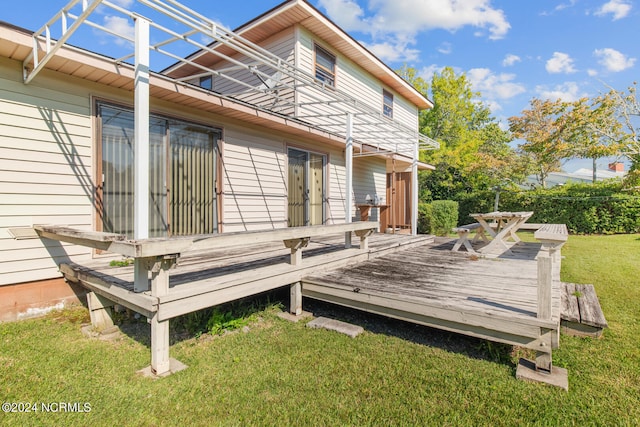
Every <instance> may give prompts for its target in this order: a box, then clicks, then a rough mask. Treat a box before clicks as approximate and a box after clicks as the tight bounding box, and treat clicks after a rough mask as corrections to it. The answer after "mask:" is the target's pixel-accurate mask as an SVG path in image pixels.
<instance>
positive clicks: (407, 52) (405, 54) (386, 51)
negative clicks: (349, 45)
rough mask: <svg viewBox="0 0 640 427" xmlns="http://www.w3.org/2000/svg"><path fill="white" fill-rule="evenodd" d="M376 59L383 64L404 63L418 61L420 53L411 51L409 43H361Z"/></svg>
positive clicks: (415, 50)
mask: <svg viewBox="0 0 640 427" xmlns="http://www.w3.org/2000/svg"><path fill="white" fill-rule="evenodd" d="M360 44H362V45H363V46H364V47H366V48H367V49H368V50H369V51H370V52H371V53H373V54H374V55H375V56H376V57H378V58H379V59H381V60H382V61H383V62H402V61H407V62H409V61H416V60H418V56H419V54H420V51H419V50H417V49H411V48H410V47H409V46H408V44H407V43H403V42H398V41H394V42H383V43H364V42H362V41H361V42H360Z"/></svg>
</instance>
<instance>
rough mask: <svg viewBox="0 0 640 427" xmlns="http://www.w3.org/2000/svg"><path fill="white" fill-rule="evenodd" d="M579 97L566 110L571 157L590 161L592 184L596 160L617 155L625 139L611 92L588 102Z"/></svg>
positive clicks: (586, 99) (595, 177)
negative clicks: (591, 162) (591, 165)
mask: <svg viewBox="0 0 640 427" xmlns="http://www.w3.org/2000/svg"><path fill="white" fill-rule="evenodd" d="M589 101H590V100H589V99H588V98H581V99H579V100H578V101H576V102H574V103H572V104H570V105H571V109H570V110H568V111H567V113H566V114H567V115H568V119H567V123H568V127H569V133H570V137H569V139H570V148H569V150H570V152H571V154H572V157H578V158H583V159H592V160H593V182H596V180H597V176H596V162H597V160H598V159H599V158H602V157H607V156H612V155H615V154H617V153H620V149H621V147H622V146H621V143H620V142H621V141H623V140H624V132H622V124H621V123H620V121H618V118H617V114H616V101H615V98H614V97H612V96H611V94H610V93H608V94H606V95H604V96H600V97H597V98H595V99H593V100H591V102H590V103H589Z"/></svg>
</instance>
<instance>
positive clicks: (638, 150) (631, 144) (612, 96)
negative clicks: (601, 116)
mask: <svg viewBox="0 0 640 427" xmlns="http://www.w3.org/2000/svg"><path fill="white" fill-rule="evenodd" d="M596 102H597V103H598V104H600V105H603V106H606V108H610V109H612V110H614V111H615V116H616V118H617V119H618V121H619V122H620V124H621V126H620V128H616V129H615V132H612V129H611V128H610V127H609V125H608V124H605V125H603V126H597V127H596V128H595V131H596V132H598V133H599V134H600V135H601V137H603V138H609V139H610V140H612V141H616V142H617V144H618V145H619V147H620V150H621V153H622V154H624V155H625V156H627V157H628V158H629V160H631V169H632V171H637V170H640V134H639V133H640V123H639V122H640V102H638V92H637V83H636V82H633V84H632V85H631V86H629V88H628V93H625V92H620V91H616V90H614V89H610V90H609V92H608V93H606V94H605V95H602V96H600V97H598V98H597V99H596Z"/></svg>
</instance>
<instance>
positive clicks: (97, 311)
mask: <svg viewBox="0 0 640 427" xmlns="http://www.w3.org/2000/svg"><path fill="white" fill-rule="evenodd" d="M87 305H88V306H89V317H90V318H91V326H93V328H94V329H96V330H97V331H104V330H105V329H108V328H111V327H112V326H113V312H112V311H111V310H112V307H113V306H114V305H115V303H114V302H113V301H111V300H109V299H107V298H105V297H103V296H102V295H98V294H96V293H95V292H88V293H87Z"/></svg>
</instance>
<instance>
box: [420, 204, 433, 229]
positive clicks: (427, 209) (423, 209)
mask: <svg viewBox="0 0 640 427" xmlns="http://www.w3.org/2000/svg"><path fill="white" fill-rule="evenodd" d="M430 219H431V204H429V203H418V233H419V234H429V233H431V222H430Z"/></svg>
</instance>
